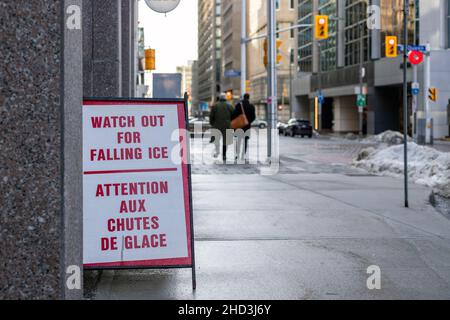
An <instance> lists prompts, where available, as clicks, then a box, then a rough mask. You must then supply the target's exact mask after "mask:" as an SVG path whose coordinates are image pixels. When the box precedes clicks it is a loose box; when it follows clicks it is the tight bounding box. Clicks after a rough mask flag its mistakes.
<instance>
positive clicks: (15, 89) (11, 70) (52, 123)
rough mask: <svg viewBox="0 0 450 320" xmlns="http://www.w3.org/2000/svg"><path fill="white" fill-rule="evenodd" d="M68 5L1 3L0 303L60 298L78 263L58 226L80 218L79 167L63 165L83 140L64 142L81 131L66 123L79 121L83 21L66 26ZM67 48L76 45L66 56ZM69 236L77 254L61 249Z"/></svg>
mask: <svg viewBox="0 0 450 320" xmlns="http://www.w3.org/2000/svg"><path fill="white" fill-rule="evenodd" d="M73 4H75V5H80V4H81V1H80V0H55V1H45V0H33V1H2V2H0V20H1V21H2V22H4V23H2V24H0V34H1V37H2V40H1V41H0V56H1V57H2V62H1V67H0V132H1V135H0V145H1V152H0V181H1V183H0V212H1V214H0V243H1V245H0V263H1V272H0V299H1V300H3V299H62V298H65V297H66V294H65V289H64V288H65V270H66V262H69V263H70V264H74V265H78V266H79V265H80V263H81V261H80V252H81V247H80V246H79V242H78V241H79V240H80V238H79V235H78V236H76V235H74V234H73V233H71V232H72V229H70V230H64V227H63V226H64V225H66V226H67V224H66V223H69V224H70V225H72V222H74V221H76V219H73V218H74V216H73V214H74V213H75V212H76V214H78V215H81V212H79V211H75V210H74V209H76V208H78V207H77V206H76V205H75V204H74V201H79V198H78V197H77V195H79V193H78V194H77V193H76V192H78V191H79V190H76V187H77V186H80V185H79V179H81V172H79V168H80V164H79V163H77V161H78V159H77V158H76V157H74V158H73V159H71V161H70V162H67V163H65V161H68V158H67V156H68V155H70V154H68V153H65V151H67V149H69V148H74V150H73V151H72V152H79V150H80V145H81V140H76V137H72V138H71V140H70V141H67V142H65V141H64V137H67V135H70V134H73V133H74V132H75V131H77V130H80V129H81V127H76V126H77V124H79V123H80V122H76V124H73V125H70V126H69V127H65V126H66V125H67V123H66V122H65V121H64V119H65V116H68V117H69V118H68V119H71V120H74V119H75V120H79V121H81V118H80V119H78V117H79V112H80V111H81V105H80V101H81V90H78V88H79V87H80V84H81V76H80V75H81V46H79V45H78V46H76V45H75V44H76V43H77V39H80V40H81V35H80V32H81V30H79V29H77V28H76V26H77V25H78V26H79V25H80V23H81V22H80V23H78V24H77V23H76V21H73V20H72V21H71V24H70V26H72V27H75V28H74V29H71V31H70V32H69V31H68V29H66V26H67V25H66V22H67V21H66V18H67V17H68V15H66V11H65V10H66V8H67V7H68V6H69V5H73ZM75 11H76V10H75ZM71 12H72V13H71V15H72V14H74V12H73V11H71ZM63 35H65V37H64V36H63ZM66 43H70V44H71V45H74V46H73V47H72V48H70V49H71V50H72V51H71V52H70V53H69V52H68V51H67V50H66V49H69V48H65V44H66ZM68 81H70V82H71V87H70V88H67V87H66V85H65V84H66V83H67V82H68ZM78 138H80V136H78ZM65 148H67V149H65ZM72 155H73V154H72ZM66 170H67V171H66ZM72 178H75V180H74V181H70V179H72ZM64 183H71V184H73V186H72V187H70V188H64ZM66 197H67V199H69V198H70V200H68V202H65V199H66ZM66 218H67V219H66ZM72 226H73V225H72ZM78 227H80V226H78ZM75 228H77V227H75ZM78 230H80V229H78ZM66 235H68V236H70V237H71V235H74V237H72V238H71V241H72V244H73V246H74V247H77V246H78V247H77V248H76V249H73V248H72V247H67V246H66V245H67V242H66V241H65V237H66ZM67 257H69V258H70V261H66V260H65V259H66V258H67ZM80 293H81V290H75V292H74V293H73V294H69V295H68V296H67V297H69V296H70V297H69V298H77V297H80V296H81V295H80Z"/></svg>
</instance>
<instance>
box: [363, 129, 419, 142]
mask: <svg viewBox="0 0 450 320" xmlns="http://www.w3.org/2000/svg"><path fill="white" fill-rule="evenodd" d="M408 141H412V140H411V138H410V137H408ZM363 142H366V143H386V144H388V145H398V144H402V143H403V134H402V133H400V132H397V131H385V132H383V133H380V134H379V135H376V136H371V137H368V138H366V139H364V140H363Z"/></svg>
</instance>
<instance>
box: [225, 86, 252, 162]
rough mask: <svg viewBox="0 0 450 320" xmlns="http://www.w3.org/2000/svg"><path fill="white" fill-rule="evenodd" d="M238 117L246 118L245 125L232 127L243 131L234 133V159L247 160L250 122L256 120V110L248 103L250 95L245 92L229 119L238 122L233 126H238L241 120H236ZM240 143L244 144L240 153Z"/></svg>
mask: <svg viewBox="0 0 450 320" xmlns="http://www.w3.org/2000/svg"><path fill="white" fill-rule="evenodd" d="M240 117H245V118H246V120H247V121H246V125H245V126H243V127H241V128H233V129H242V130H243V131H244V135H242V132H241V134H239V133H238V134H236V137H237V139H236V140H237V141H236V160H238V159H239V157H240V159H241V160H244V159H245V160H248V143H249V140H250V129H251V128H252V123H253V122H254V121H255V120H256V112H255V106H254V105H252V104H251V103H250V95H249V94H248V93H246V94H245V95H244V99H243V100H242V101H241V102H239V103H238V104H237V105H236V107H235V109H234V111H233V114H232V115H231V120H232V121H234V123H238V124H236V125H235V126H239V123H241V121H237V120H238V119H239V118H240ZM242 144H244V148H243V153H242V155H241V148H242Z"/></svg>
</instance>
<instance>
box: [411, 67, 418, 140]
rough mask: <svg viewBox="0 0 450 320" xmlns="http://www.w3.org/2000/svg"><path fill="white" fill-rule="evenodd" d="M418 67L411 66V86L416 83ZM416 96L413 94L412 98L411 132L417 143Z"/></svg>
mask: <svg viewBox="0 0 450 320" xmlns="http://www.w3.org/2000/svg"><path fill="white" fill-rule="evenodd" d="M418 81H419V80H418V67H417V65H414V66H413V84H414V85H416V84H417V83H418ZM417 98H418V97H417V94H413V96H412V116H413V119H412V130H413V139H414V141H415V142H417V134H418V132H417Z"/></svg>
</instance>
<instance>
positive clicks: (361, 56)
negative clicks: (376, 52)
mask: <svg viewBox="0 0 450 320" xmlns="http://www.w3.org/2000/svg"><path fill="white" fill-rule="evenodd" d="M361 8H362V6H361ZM362 16H363V15H362V14H361V17H362ZM360 26H361V27H360V32H361V34H360V37H359V94H360V95H362V94H363V78H364V75H363V60H364V38H363V36H364V23H361V24H360ZM363 112H364V108H363V107H360V106H358V114H359V136H360V137H362V136H363Z"/></svg>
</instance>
